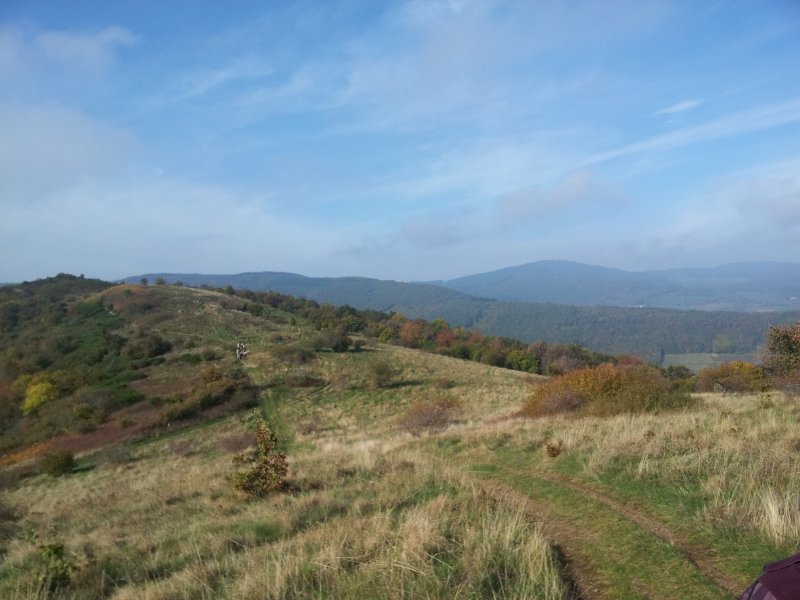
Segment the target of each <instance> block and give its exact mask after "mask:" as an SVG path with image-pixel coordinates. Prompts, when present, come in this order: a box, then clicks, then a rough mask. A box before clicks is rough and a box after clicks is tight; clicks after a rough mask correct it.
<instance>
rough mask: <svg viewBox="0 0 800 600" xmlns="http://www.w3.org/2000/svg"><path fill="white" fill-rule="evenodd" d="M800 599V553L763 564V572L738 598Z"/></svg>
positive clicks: (741, 599) (748, 599) (757, 599)
mask: <svg viewBox="0 0 800 600" xmlns="http://www.w3.org/2000/svg"><path fill="white" fill-rule="evenodd" d="M798 599H800V553H798V554H793V555H792V556H790V557H789V558H784V559H783V560H780V561H778V562H774V563H770V564H768V565H764V572H763V573H762V574H761V576H760V577H759V578H758V579H756V580H755V581H754V582H753V584H752V585H751V586H750V587H749V588H747V589H746V590H745V592H744V593H743V594H742V595H741V596H740V597H739V600H798Z"/></svg>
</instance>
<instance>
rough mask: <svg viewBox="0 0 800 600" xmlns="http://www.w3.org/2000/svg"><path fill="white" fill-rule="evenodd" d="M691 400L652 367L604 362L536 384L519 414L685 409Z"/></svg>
mask: <svg viewBox="0 0 800 600" xmlns="http://www.w3.org/2000/svg"><path fill="white" fill-rule="evenodd" d="M693 403H694V400H693V399H692V398H691V396H690V395H689V394H688V393H687V392H686V391H684V390H682V389H681V388H680V387H678V386H676V385H675V384H674V383H673V382H672V381H670V380H669V379H668V378H667V377H665V376H664V374H663V373H662V372H661V371H660V370H658V369H656V368H654V367H649V366H646V365H628V366H618V365H608V364H606V365H600V366H598V367H595V368H591V369H581V370H579V371H573V372H571V373H567V374H565V375H560V376H558V377H554V378H552V379H550V380H549V381H546V382H543V383H540V384H538V385H537V386H536V387H535V389H534V391H533V393H532V394H531V397H530V399H529V400H528V402H526V403H525V405H524V406H523V407H522V410H521V411H520V415H521V416H527V417H541V416H546V415H556V414H573V415H581V416H589V415H591V416H610V415H616V414H621V413H642V412H662V411H665V410H673V409H678V408H686V407H689V406H691V405H692V404H693Z"/></svg>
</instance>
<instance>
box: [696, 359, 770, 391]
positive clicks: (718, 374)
mask: <svg viewBox="0 0 800 600" xmlns="http://www.w3.org/2000/svg"><path fill="white" fill-rule="evenodd" d="M768 387H769V382H768V381H767V378H766V375H765V374H764V371H763V369H761V368H760V367H757V366H755V365H751V364H750V363H746V362H741V361H734V362H730V363H723V364H721V365H717V366H716V367H707V368H705V369H703V370H702V371H700V372H699V373H698V374H697V384H696V385H695V390H697V391H698V392H729V393H734V392H735V393H744V392H762V391H764V390H766V389H767V388H768Z"/></svg>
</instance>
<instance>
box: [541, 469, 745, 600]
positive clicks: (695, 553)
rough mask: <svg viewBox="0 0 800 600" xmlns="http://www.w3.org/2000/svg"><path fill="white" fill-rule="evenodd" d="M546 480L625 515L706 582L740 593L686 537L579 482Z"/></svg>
mask: <svg viewBox="0 0 800 600" xmlns="http://www.w3.org/2000/svg"><path fill="white" fill-rule="evenodd" d="M544 477H545V478H546V479H549V480H550V481H553V482H554V483H558V484H559V485H563V486H565V487H568V488H570V489H572V490H574V491H576V492H580V493H581V494H585V495H587V496H588V497H590V498H591V499H592V500H594V501H595V502H599V503H600V504H603V505H604V506H606V507H608V508H610V509H611V510H613V511H615V512H617V513H620V514H622V515H624V516H625V518H626V519H628V520H630V521H633V522H634V523H636V524H637V525H639V527H642V528H643V529H647V530H648V531H650V532H651V533H652V534H654V535H656V536H658V537H660V538H661V539H663V540H665V541H666V542H667V543H668V544H669V545H670V546H673V547H675V548H676V549H677V550H678V551H680V553H681V554H683V555H684V556H685V557H686V559H687V560H688V561H689V562H691V563H692V564H693V565H694V566H695V567H696V568H697V569H698V570H700V571H701V572H702V573H703V574H705V575H706V576H707V577H708V578H709V579H712V580H713V581H715V582H716V583H717V585H719V586H720V587H722V588H725V589H726V590H727V591H729V592H730V593H731V594H734V595H736V593H737V592H741V591H742V589H741V585H740V583H739V582H738V581H737V580H736V579H735V578H733V577H731V576H730V575H729V574H728V573H725V572H724V571H723V570H722V569H720V568H719V567H718V566H717V565H716V563H714V561H713V560H712V559H710V558H709V557H708V556H707V553H706V552H704V550H703V549H702V548H698V547H697V546H694V545H692V544H691V543H690V542H689V541H687V540H686V539H685V538H683V537H682V536H680V535H679V534H677V533H676V532H674V531H673V530H671V529H670V528H669V527H667V525H665V524H664V523H661V522H660V521H657V520H656V519H653V518H652V517H649V516H647V515H645V514H642V513H641V512H639V511H637V509H636V508H635V507H633V506H630V505H628V504H623V503H621V502H619V501H618V500H616V499H614V498H612V497H611V496H608V495H606V494H604V493H602V492H600V491H598V490H597V489H595V488H592V487H590V486H588V485H586V484H584V483H580V482H577V481H574V480H572V479H569V478H568V477H565V476H563V475H559V474H557V473H548V474H547V475H546V476H544Z"/></svg>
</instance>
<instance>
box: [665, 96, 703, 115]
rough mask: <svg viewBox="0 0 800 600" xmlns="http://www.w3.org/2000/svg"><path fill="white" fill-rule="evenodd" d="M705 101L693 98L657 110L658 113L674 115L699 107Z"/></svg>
mask: <svg viewBox="0 0 800 600" xmlns="http://www.w3.org/2000/svg"><path fill="white" fill-rule="evenodd" d="M702 103H703V101H702V100H697V99H692V100H684V101H682V102H677V103H675V104H673V105H671V106H668V107H667V108H662V109H661V110H657V111H656V114H657V115H674V114H676V113H682V112H686V111H687V110H691V109H693V108H697V107H698V106H700V105H701V104H702Z"/></svg>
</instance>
